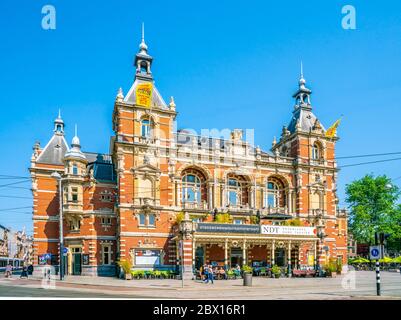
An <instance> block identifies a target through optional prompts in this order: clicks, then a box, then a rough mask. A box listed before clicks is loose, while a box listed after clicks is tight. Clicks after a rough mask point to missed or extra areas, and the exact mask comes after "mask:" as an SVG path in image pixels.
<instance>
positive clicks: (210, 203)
mask: <svg viewBox="0 0 401 320" xmlns="http://www.w3.org/2000/svg"><path fill="white" fill-rule="evenodd" d="M207 189H208V209H209V210H212V209H213V185H212V184H211V183H209V185H208V187H207Z"/></svg>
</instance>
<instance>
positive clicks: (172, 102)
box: [169, 96, 176, 110]
mask: <svg viewBox="0 0 401 320" xmlns="http://www.w3.org/2000/svg"><path fill="white" fill-rule="evenodd" d="M169 107H170V109H171V110H175V107H176V106H175V102H174V97H173V96H171V97H170V103H169Z"/></svg>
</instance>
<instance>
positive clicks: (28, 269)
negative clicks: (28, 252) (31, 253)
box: [27, 264, 33, 276]
mask: <svg viewBox="0 0 401 320" xmlns="http://www.w3.org/2000/svg"><path fill="white" fill-rule="evenodd" d="M27 271H28V275H30V276H31V275H32V273H33V265H31V264H30V265H29V266H28V268H27Z"/></svg>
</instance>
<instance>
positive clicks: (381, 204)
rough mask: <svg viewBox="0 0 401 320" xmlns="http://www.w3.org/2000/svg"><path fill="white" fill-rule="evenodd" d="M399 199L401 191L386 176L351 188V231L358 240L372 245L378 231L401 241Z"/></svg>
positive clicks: (370, 178) (361, 181) (364, 180)
mask: <svg viewBox="0 0 401 320" xmlns="http://www.w3.org/2000/svg"><path fill="white" fill-rule="evenodd" d="M399 196H400V190H399V188H398V187H397V186H395V185H394V184H392V183H391V179H390V178H388V177H387V176H385V175H383V176H377V177H374V176H373V175H366V176H364V177H363V178H362V179H359V180H356V181H353V182H352V183H351V184H348V185H347V186H346V202H347V203H348V205H349V207H350V214H349V230H350V231H351V233H352V235H353V236H354V239H355V240H357V241H358V242H361V243H369V244H372V243H373V242H374V234H375V232H376V231H377V232H384V233H387V234H390V235H391V237H390V238H391V239H401V206H400V205H399V204H397V203H396V202H397V200H398V198H399Z"/></svg>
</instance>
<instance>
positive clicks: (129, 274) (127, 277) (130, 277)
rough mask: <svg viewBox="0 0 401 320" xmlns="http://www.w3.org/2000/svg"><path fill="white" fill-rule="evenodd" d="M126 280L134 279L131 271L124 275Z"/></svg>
mask: <svg viewBox="0 0 401 320" xmlns="http://www.w3.org/2000/svg"><path fill="white" fill-rule="evenodd" d="M124 278H125V280H132V274H131V273H126V274H125V275H124Z"/></svg>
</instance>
